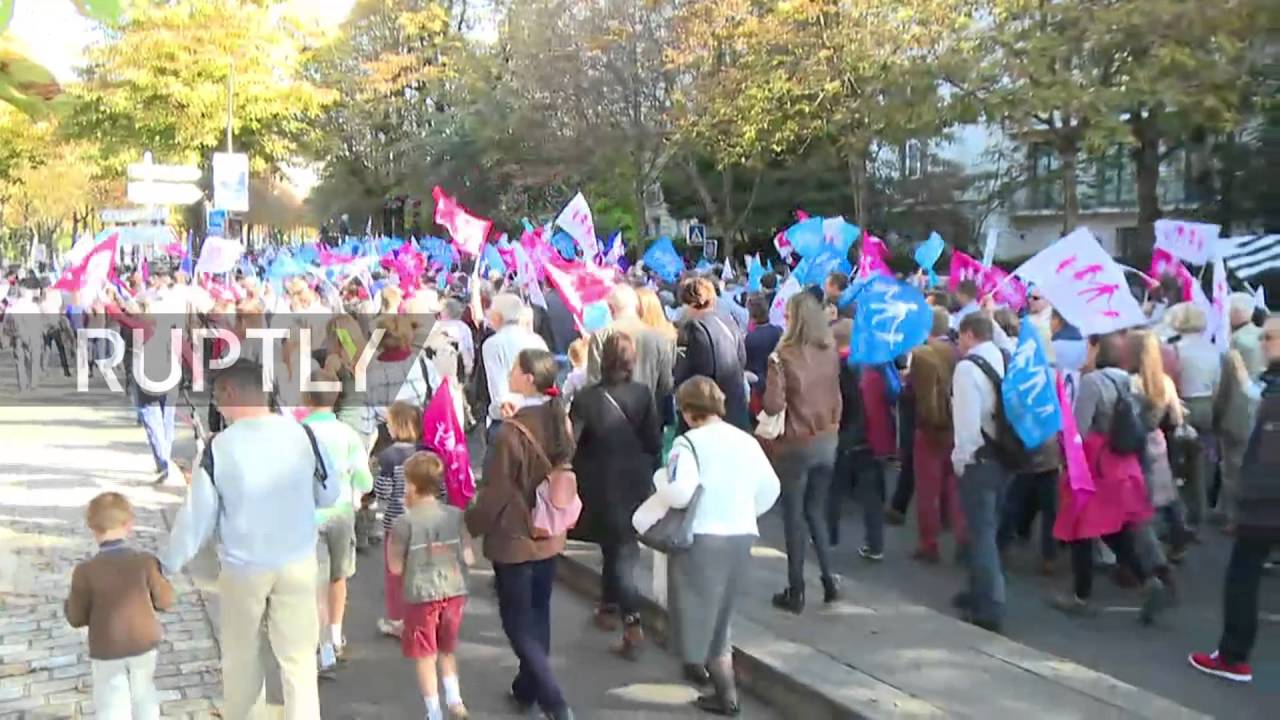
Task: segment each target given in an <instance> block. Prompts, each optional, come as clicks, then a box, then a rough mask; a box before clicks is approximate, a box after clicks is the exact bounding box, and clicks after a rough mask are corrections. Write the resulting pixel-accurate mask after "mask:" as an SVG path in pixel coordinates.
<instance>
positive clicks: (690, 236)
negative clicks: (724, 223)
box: [685, 223, 707, 245]
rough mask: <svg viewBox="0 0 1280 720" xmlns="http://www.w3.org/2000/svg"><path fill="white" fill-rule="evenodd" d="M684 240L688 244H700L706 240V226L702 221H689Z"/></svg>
mask: <svg viewBox="0 0 1280 720" xmlns="http://www.w3.org/2000/svg"><path fill="white" fill-rule="evenodd" d="M685 240H686V241H688V243H689V245H701V244H703V243H704V242H706V241H707V226H706V225H703V224H702V223H690V224H689V227H688V229H686V230H685Z"/></svg>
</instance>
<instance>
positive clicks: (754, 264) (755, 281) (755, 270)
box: [747, 254, 765, 292]
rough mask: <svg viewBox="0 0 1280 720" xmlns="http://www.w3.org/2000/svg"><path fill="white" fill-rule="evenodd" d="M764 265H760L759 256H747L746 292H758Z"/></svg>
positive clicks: (763, 273)
mask: <svg viewBox="0 0 1280 720" xmlns="http://www.w3.org/2000/svg"><path fill="white" fill-rule="evenodd" d="M764 275H765V269H764V265H761V264H760V255H759V254H755V255H748V256H747V292H760V280H761V279H763V278H764Z"/></svg>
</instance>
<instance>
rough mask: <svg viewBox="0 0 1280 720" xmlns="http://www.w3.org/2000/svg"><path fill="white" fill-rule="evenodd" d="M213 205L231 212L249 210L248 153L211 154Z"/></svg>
mask: <svg viewBox="0 0 1280 720" xmlns="http://www.w3.org/2000/svg"><path fill="white" fill-rule="evenodd" d="M213 207H214V208H215V209H218V210H230V211H231V212H249V156H248V155H245V154H244V153H214V154H213Z"/></svg>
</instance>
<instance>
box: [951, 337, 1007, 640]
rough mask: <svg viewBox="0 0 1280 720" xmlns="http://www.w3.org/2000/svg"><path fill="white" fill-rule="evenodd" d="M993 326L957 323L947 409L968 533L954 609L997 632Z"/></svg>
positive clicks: (1000, 587) (998, 359)
mask: <svg viewBox="0 0 1280 720" xmlns="http://www.w3.org/2000/svg"><path fill="white" fill-rule="evenodd" d="M994 326H995V323H994V321H993V320H992V319H991V318H990V317H988V316H987V315H986V314H984V313H971V314H969V315H967V316H966V317H965V318H964V319H963V320H961V321H960V328H959V332H960V338H959V348H960V355H961V358H962V359H961V361H960V362H959V363H958V364H957V365H956V371H955V375H954V376H953V379H952V384H951V409H952V417H953V419H954V423H953V426H954V428H955V447H954V449H953V450H952V451H951V463H952V465H953V466H954V468H955V473H956V477H958V478H960V480H959V483H958V485H959V490H960V493H959V494H960V504H961V505H962V506H963V507H964V514H965V520H966V523H967V525H968V529H969V589H968V590H967V591H966V592H962V593H960V594H959V595H957V596H956V598H955V600H954V601H953V604H955V605H956V606H957V607H959V608H960V609H961V610H963V611H964V612H965V619H966V620H968V621H969V622H971V623H973V624H974V625H977V626H979V627H982V628H985V629H987V630H991V631H993V632H999V631H1000V627H1001V623H1002V622H1003V620H1004V606H1005V587H1004V574H1003V572H1002V570H1001V567H1000V552H999V550H998V549H997V546H996V530H997V529H998V527H999V522H1000V509H1001V504H1002V500H1003V498H1004V491H1005V486H1006V484H1007V479H1008V475H1009V473H1008V471H1007V470H1006V469H1005V468H1004V467H1003V466H1002V465H1001V464H1000V463H999V462H998V461H997V460H996V458H995V457H994V455H993V454H992V448H991V447H989V441H988V439H989V438H995V437H996V432H997V428H996V407H997V405H996V403H998V402H999V394H998V393H999V390H1000V389H999V387H997V384H996V383H994V382H992V380H991V378H989V377H988V375H987V372H985V371H984V368H983V367H982V363H985V364H986V365H987V366H988V369H989V370H990V371H992V372H994V373H995V375H997V376H998V377H1000V378H1003V377H1004V370H1005V367H1004V355H1003V354H1002V353H1001V352H1000V349H999V348H998V347H997V346H996V344H995V343H994V342H992V338H993V337H994V335H995V327H994Z"/></svg>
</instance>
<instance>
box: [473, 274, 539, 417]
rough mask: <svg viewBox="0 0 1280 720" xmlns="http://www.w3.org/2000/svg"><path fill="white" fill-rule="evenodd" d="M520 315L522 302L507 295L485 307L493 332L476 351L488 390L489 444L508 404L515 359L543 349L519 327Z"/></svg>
mask: <svg viewBox="0 0 1280 720" xmlns="http://www.w3.org/2000/svg"><path fill="white" fill-rule="evenodd" d="M524 312H525V305H524V301H523V300H521V299H520V298H519V297H518V296H516V295H512V294H510V293H501V294H499V295H496V296H494V298H493V302H492V303H491V304H490V305H489V316H488V320H489V326H490V327H492V328H494V329H495V330H496V331H497V332H495V333H494V334H493V336H492V337H490V338H489V339H488V340H485V341H484V345H482V346H481V347H480V355H481V358H482V359H483V360H484V375H485V380H486V382H487V383H488V386H489V430H488V438H487V439H489V440H492V438H493V433H495V432H497V430H496V428H497V427H498V424H499V423H500V422H501V421H502V404H503V403H504V402H508V401H509V400H510V398H508V395H510V394H511V391H510V387H509V382H510V378H511V368H512V367H514V366H515V364H516V357H517V356H519V355H520V352H521V351H522V350H529V349H534V350H546V349H547V343H546V341H544V340H543V339H542V338H541V337H540V336H539V335H538V334H537V333H535V332H533V331H532V330H530V329H528V328H526V327H524V326H523V325H521V323H520V320H521V316H522V315H523V314H524Z"/></svg>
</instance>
